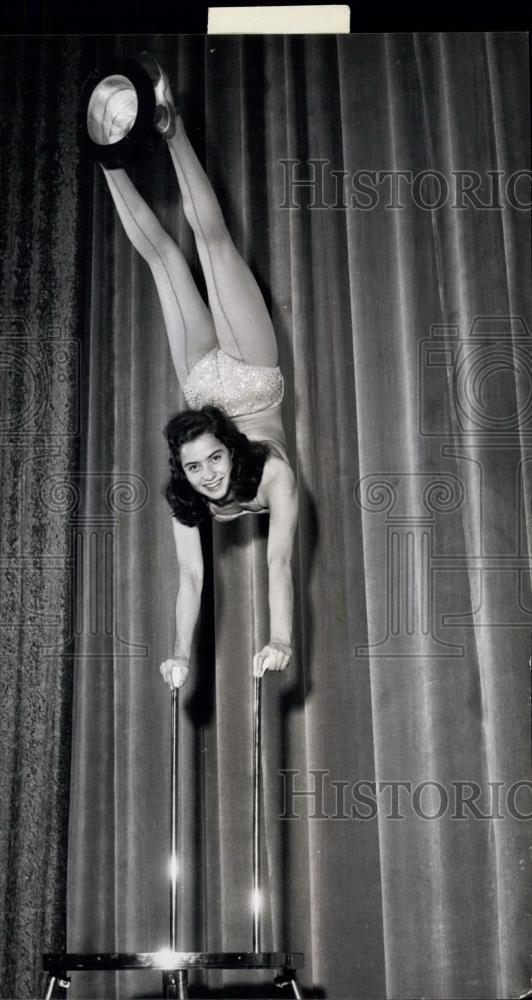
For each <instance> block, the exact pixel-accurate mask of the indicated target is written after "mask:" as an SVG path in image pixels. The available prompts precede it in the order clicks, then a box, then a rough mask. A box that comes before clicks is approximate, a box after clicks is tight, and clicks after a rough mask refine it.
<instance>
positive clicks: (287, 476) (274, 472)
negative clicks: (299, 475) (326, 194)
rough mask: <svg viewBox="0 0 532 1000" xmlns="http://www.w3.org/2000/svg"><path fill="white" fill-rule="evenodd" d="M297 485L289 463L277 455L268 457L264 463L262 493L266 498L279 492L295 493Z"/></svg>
mask: <svg viewBox="0 0 532 1000" xmlns="http://www.w3.org/2000/svg"><path fill="white" fill-rule="evenodd" d="M295 485H296V480H295V476H294V473H293V471H292V467H291V466H290V465H289V464H288V462H285V460H284V459H283V458H279V457H278V456H277V455H268V457H267V459H266V461H265V463H264V471H263V473H262V479H261V484H260V492H261V493H264V494H265V495H266V496H268V495H270V494H271V493H272V492H277V491H279V490H284V491H287V492H293V491H294V490H295Z"/></svg>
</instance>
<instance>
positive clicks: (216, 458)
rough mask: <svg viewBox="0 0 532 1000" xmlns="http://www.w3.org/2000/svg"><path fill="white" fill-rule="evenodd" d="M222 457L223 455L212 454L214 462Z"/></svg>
mask: <svg viewBox="0 0 532 1000" xmlns="http://www.w3.org/2000/svg"><path fill="white" fill-rule="evenodd" d="M221 457H222V456H221V455H213V456H212V460H213V462H219V461H220V459H221Z"/></svg>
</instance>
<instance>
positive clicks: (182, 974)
mask: <svg viewBox="0 0 532 1000" xmlns="http://www.w3.org/2000/svg"><path fill="white" fill-rule="evenodd" d="M163 995H164V996H165V997H166V998H167V1000H188V973H187V970H186V969H177V970H176V971H175V972H165V974H164V976H163Z"/></svg>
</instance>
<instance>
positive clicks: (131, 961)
mask: <svg viewBox="0 0 532 1000" xmlns="http://www.w3.org/2000/svg"><path fill="white" fill-rule="evenodd" d="M304 960H305V956H304V954H303V952H301V951H226V952H212V951H207V952H205V951H171V950H170V948H163V949H162V950H161V951H140V952H128V953H122V952H120V953H119V952H100V953H97V954H92V955H87V954H77V953H75V952H74V953H73V952H63V953H59V954H50V953H47V954H45V955H43V957H42V964H43V969H44V970H45V972H49V973H51V975H55V976H58V977H60V976H61V974H62V973H66V972H89V971H90V972H94V971H95V970H97V969H102V970H106V971H115V972H116V971H120V970H123V969H161V970H163V971H167V972H174V971H175V970H177V969H300V968H302V967H303V965H304Z"/></svg>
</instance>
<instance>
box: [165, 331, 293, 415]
mask: <svg viewBox="0 0 532 1000" xmlns="http://www.w3.org/2000/svg"><path fill="white" fill-rule="evenodd" d="M183 391H184V394H185V399H186V401H187V403H188V405H189V406H190V407H191V409H193V410H196V409H199V408H200V407H201V406H219V407H221V409H223V410H225V412H226V413H227V415H228V416H229V417H238V416H242V415H243V414H245V413H258V412H259V411H260V410H265V409H267V407H269V406H276V405H278V404H279V403H281V402H282V399H283V395H284V380H283V376H282V375H281V372H280V369H279V368H278V367H275V368H267V367H263V366H259V365H248V364H246V362H245V361H238V360H237V359H236V358H232V357H231V356H230V355H229V354H225V353H224V351H222V350H220V348H214V350H212V351H209V352H208V354H205V355H204V356H203V357H202V358H201V359H200V360H199V361H198V362H197V364H195V365H194V368H193V369H192V371H191V373H190V375H189V377H188V379H187V381H186V384H185V386H184V389H183Z"/></svg>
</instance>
